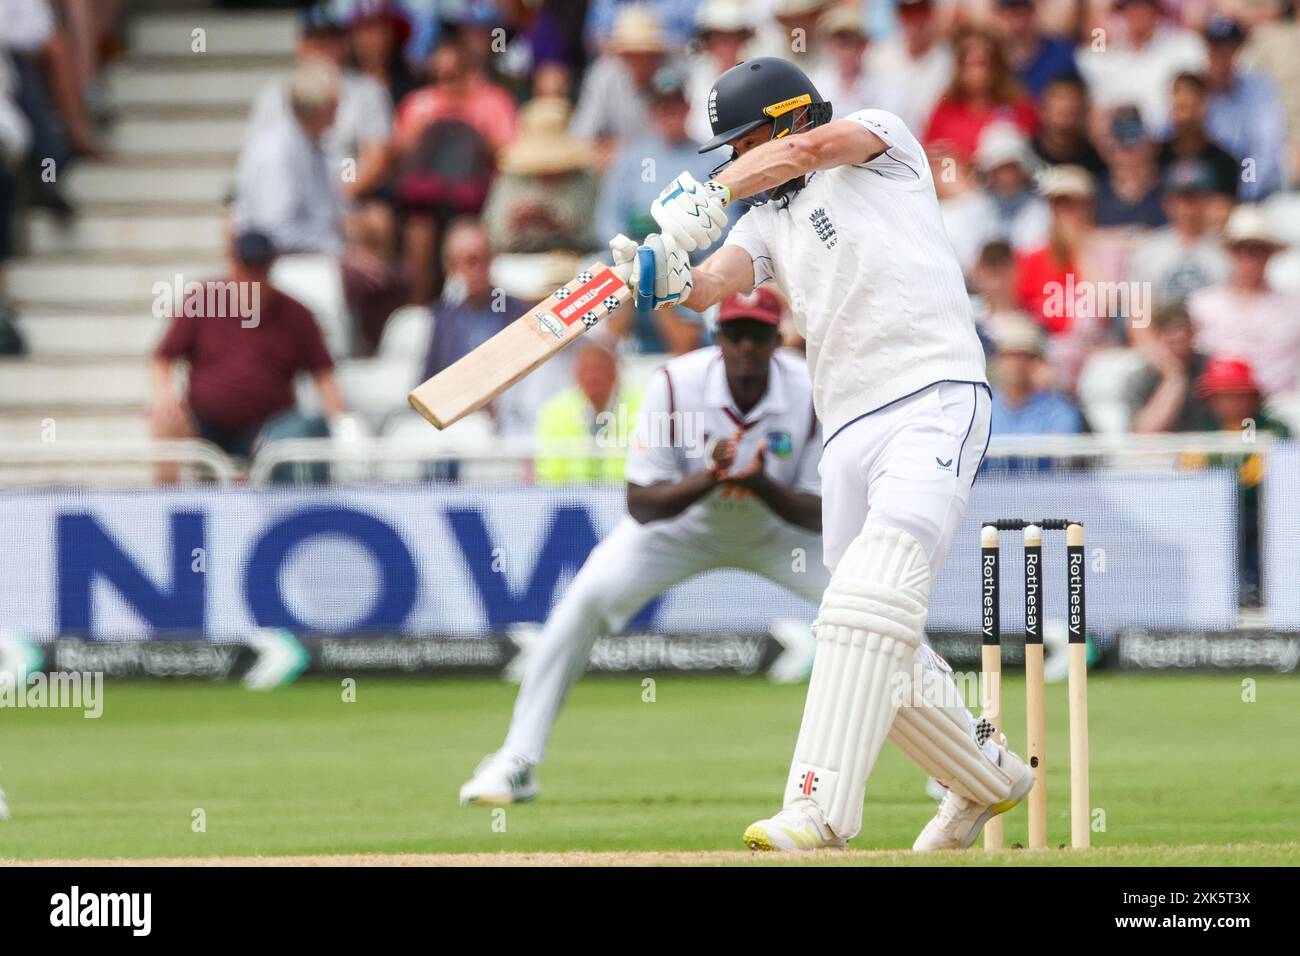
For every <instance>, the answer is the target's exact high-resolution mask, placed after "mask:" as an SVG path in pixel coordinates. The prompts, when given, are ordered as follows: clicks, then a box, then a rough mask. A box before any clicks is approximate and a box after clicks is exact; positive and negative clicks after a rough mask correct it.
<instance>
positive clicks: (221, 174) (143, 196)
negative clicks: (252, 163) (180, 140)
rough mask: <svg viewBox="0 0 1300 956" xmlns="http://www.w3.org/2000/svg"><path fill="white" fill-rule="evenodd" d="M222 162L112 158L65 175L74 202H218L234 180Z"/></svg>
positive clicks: (218, 203)
mask: <svg viewBox="0 0 1300 956" xmlns="http://www.w3.org/2000/svg"><path fill="white" fill-rule="evenodd" d="M234 179H235V177H234V173H233V171H230V170H229V169H227V168H223V166H217V165H206V166H161V167H154V168H150V167H149V166H147V165H146V166H141V165H140V164H139V163H131V162H122V161H120V160H119V161H117V162H111V163H96V164H94V165H83V166H78V167H76V168H75V169H73V170H72V172H71V173H70V174H69V175H68V194H69V196H70V197H71V198H72V201H73V203H86V202H96V201H112V202H128V203H130V202H150V203H208V204H211V205H214V206H220V205H221V201H222V199H223V198H224V197H225V195H226V193H227V192H229V190H230V188H231V184H232V183H233V182H234Z"/></svg>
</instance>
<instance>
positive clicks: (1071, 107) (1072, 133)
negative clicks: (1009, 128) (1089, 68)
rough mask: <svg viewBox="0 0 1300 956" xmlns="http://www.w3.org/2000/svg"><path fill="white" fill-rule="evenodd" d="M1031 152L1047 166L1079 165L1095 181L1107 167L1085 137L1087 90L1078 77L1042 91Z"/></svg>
mask: <svg viewBox="0 0 1300 956" xmlns="http://www.w3.org/2000/svg"><path fill="white" fill-rule="evenodd" d="M1032 145H1033V149H1034V153H1035V154H1036V155H1037V157H1038V159H1039V161H1040V162H1041V163H1042V164H1043V165H1047V166H1063V165H1068V166H1079V167H1081V168H1083V169H1086V170H1087V171H1088V172H1089V173H1090V174H1091V175H1092V176H1093V178H1094V179H1096V178H1098V177H1100V176H1103V175H1105V172H1106V164H1105V162H1103V161H1102V158H1101V154H1100V153H1098V152H1097V149H1096V147H1094V146H1093V145H1092V140H1091V139H1089V137H1088V88H1087V87H1086V86H1085V85H1084V83H1083V81H1082V80H1081V79H1079V78H1078V77H1077V76H1061V77H1058V78H1057V79H1055V80H1052V81H1051V82H1050V83H1048V84H1047V86H1046V88H1045V89H1044V90H1043V94H1042V97H1041V99H1040V101H1039V109H1038V133H1037V134H1036V135H1035V136H1034V138H1033V141H1032Z"/></svg>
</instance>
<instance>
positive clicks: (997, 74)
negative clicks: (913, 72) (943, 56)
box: [924, 30, 1038, 160]
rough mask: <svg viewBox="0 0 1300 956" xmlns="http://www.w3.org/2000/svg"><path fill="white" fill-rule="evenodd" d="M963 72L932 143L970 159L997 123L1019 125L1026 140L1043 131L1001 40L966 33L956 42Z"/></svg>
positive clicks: (942, 106) (934, 119) (937, 111)
mask: <svg viewBox="0 0 1300 956" xmlns="http://www.w3.org/2000/svg"><path fill="white" fill-rule="evenodd" d="M953 49H954V51H955V54H956V60H957V69H956V71H955V72H954V74H953V79H952V83H951V85H949V87H948V91H947V92H946V93H944V95H943V96H942V97H940V99H939V102H938V103H937V104H936V105H935V108H934V112H933V113H931V114H930V122H929V124H928V125H927V126H926V130H925V137H924V140H925V143H926V144H927V145H931V144H939V143H942V142H947V143H948V144H949V148H950V149H952V150H954V151H956V152H958V153H961V154H962V155H963V156H965V157H966V158H967V159H968V160H969V159H970V158H971V157H973V156H974V155H975V150H976V148H977V147H978V146H979V140H980V134H981V133H982V132H983V131H984V127H986V126H988V125H989V124H990V123H992V122H994V121H995V120H1002V121H1005V122H1010V123H1014V124H1015V125H1016V126H1018V127H1019V128H1020V130H1021V132H1023V133H1024V134H1025V135H1026V136H1033V135H1034V133H1035V132H1036V131H1037V126H1038V123H1037V119H1036V117H1035V113H1034V105H1033V101H1032V100H1030V99H1029V97H1027V96H1025V94H1024V92H1023V91H1022V90H1021V89H1020V84H1019V83H1018V82H1017V81H1016V78H1015V75H1014V74H1013V73H1012V72H1011V69H1010V68H1009V67H1008V66H1007V61H1006V57H1005V56H1004V55H1003V53H1002V48H1001V47H1000V46H999V45H998V42H997V40H996V39H995V38H994V37H993V36H992V35H990V34H988V33H985V32H983V31H980V30H966V31H963V32H962V33H960V34H958V36H957V38H956V40H955V41H954V42H953Z"/></svg>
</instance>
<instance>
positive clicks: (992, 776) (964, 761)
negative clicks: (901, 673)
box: [889, 647, 1013, 804]
mask: <svg viewBox="0 0 1300 956" xmlns="http://www.w3.org/2000/svg"><path fill="white" fill-rule="evenodd" d="M917 681H921V682H922V686H923V687H924V689H925V693H924V694H923V695H916V696H911V695H909V697H908V699H907V700H906V701H904V703H903V706H901V707H899V708H898V712H897V714H896V715H895V717H894V724H893V727H891V728H890V731H889V739H890V740H891V741H892V742H893V743H894V745H895V746H897V747H898V749H899V750H901V751H903V753H905V754H907V756H909V757H911V758H912V760H914V761H915V762H916V764H917V765H918V766H919V767H920V768H921V769H922V770H924V771H925V772H926V773H927V774H929V775H930V776H931V777H934V778H935V779H936V780H938V781H939V782H940V783H942V784H943V785H944V786H945V787H948V788H949V789H951V790H955V791H956V792H957V793H959V794H961V795H962V796H963V797H965V798H966V799H968V800H974V801H975V802H976V803H983V804H993V803H998V802H1000V801H1002V800H1005V799H1006V798H1007V796H1008V795H1009V794H1010V793H1011V786H1012V782H1013V781H1012V780H1011V778H1010V777H1008V776H1007V775H1006V774H1005V773H1004V772H1003V771H1002V770H1001V769H1000V768H999V767H998V765H997V762H996V759H997V758H996V756H995V755H996V747H995V745H994V743H993V741H991V740H990V741H988V742H986V743H983V744H982V745H981V742H980V741H979V740H977V737H979V736H981V735H978V734H977V733H976V725H975V718H974V717H972V716H971V713H970V711H969V710H967V709H966V707H965V705H964V704H963V703H962V702H961V695H960V694H959V693H958V691H957V685H956V684H954V683H953V680H952V669H951V668H950V667H949V666H948V663H947V661H945V660H944V659H943V658H941V657H940V656H939V655H938V654H936V653H935V652H934V651H933V650H931V649H930V648H929V647H921V648H918V649H917V651H916V655H915V658H914V661H913V678H912V682H913V683H914V684H915V683H916V682H917Z"/></svg>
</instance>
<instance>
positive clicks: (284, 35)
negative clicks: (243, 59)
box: [128, 10, 297, 59]
mask: <svg viewBox="0 0 1300 956" xmlns="http://www.w3.org/2000/svg"><path fill="white" fill-rule="evenodd" d="M296 39H297V30H296V24H295V21H294V16H293V13H292V11H285V12H283V13H281V12H271V13H244V12H240V13H226V12H221V11H214V10H195V11H193V12H189V11H187V12H184V13H150V14H148V15H147V16H142V17H140V18H139V19H137V20H136V22H135V23H133V24H132V25H131V29H130V31H129V33H128V44H129V46H130V48H131V50H132V52H133V53H134V54H136V55H139V56H168V57H184V56H193V57H194V58H195V59H202V58H203V57H205V56H223V55H231V54H241V55H248V54H256V55H261V56H291V55H292V54H293V48H294V43H295V41H296ZM200 40H201V41H202V50H201V52H200V51H199V50H196V44H198V43H199V41H200Z"/></svg>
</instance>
